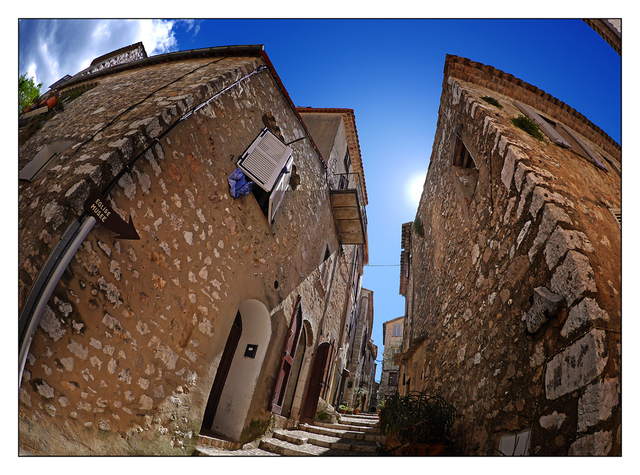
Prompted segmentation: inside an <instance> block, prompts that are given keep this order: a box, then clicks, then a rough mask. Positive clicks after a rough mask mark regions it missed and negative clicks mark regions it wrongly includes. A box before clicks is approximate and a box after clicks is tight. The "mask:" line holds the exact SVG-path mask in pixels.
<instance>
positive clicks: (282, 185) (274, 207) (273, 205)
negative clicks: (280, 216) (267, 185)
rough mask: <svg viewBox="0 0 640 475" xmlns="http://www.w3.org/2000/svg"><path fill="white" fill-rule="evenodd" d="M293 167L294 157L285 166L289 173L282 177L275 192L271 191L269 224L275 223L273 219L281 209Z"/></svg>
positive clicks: (276, 185) (275, 187) (274, 188)
mask: <svg viewBox="0 0 640 475" xmlns="http://www.w3.org/2000/svg"><path fill="white" fill-rule="evenodd" d="M292 165H293V157H291V158H289V160H288V161H287V163H286V164H285V167H286V169H287V171H286V172H285V173H283V174H282V175H281V176H280V179H279V180H278V182H277V183H276V184H275V186H274V187H273V191H271V196H269V224H271V223H273V219H274V218H275V215H276V212H277V211H278V208H279V207H280V203H282V199H283V198H284V194H285V192H286V191H287V189H288V188H289V178H291V167H292Z"/></svg>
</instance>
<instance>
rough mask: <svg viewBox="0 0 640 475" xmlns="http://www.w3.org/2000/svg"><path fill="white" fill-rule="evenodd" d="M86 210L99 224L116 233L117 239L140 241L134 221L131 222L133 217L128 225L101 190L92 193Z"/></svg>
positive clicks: (86, 202)
mask: <svg viewBox="0 0 640 475" xmlns="http://www.w3.org/2000/svg"><path fill="white" fill-rule="evenodd" d="M84 209H85V210H87V212H88V213H89V214H90V215H91V216H93V217H94V218H96V221H97V222H98V223H99V224H102V225H103V226H104V227H106V228H107V229H108V230H110V231H113V232H114V233H116V234H117V236H116V238H118V239H132V240H135V239H140V236H138V233H137V231H136V227H135V226H134V225H133V221H131V216H129V222H128V223H127V222H126V221H125V220H124V219H122V218H121V217H120V215H119V214H118V213H116V212H115V211H114V210H113V208H111V206H109V203H107V200H106V199H105V197H104V196H102V193H100V191H99V190H97V189H96V190H93V191H92V192H91V194H90V195H89V198H87V201H85V202H84Z"/></svg>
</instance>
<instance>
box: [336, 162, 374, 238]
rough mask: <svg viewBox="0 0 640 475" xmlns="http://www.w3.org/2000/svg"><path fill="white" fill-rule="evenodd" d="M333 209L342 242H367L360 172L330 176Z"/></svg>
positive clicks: (365, 212)
mask: <svg viewBox="0 0 640 475" xmlns="http://www.w3.org/2000/svg"><path fill="white" fill-rule="evenodd" d="M328 181H329V190H330V196H331V209H332V210H333V217H334V218H335V220H336V225H337V227H338V233H339V235H340V243H341V244H366V241H367V211H366V208H365V202H364V193H363V189H362V184H361V181H360V175H359V174H358V173H337V174H334V175H331V176H330V177H329V180H328Z"/></svg>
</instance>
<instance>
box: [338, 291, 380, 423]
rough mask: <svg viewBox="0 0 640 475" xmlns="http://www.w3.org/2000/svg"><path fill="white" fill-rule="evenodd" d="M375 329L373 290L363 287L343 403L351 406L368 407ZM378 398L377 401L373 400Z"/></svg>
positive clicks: (373, 364) (375, 354)
mask: <svg viewBox="0 0 640 475" xmlns="http://www.w3.org/2000/svg"><path fill="white" fill-rule="evenodd" d="M372 330H373V292H372V291H371V290H368V289H364V288H363V289H362V290H361V292H360V302H359V305H358V309H357V313H356V318H355V319H354V321H353V322H352V323H351V329H350V330H348V331H349V335H350V336H349V347H350V350H349V358H348V361H349V364H348V366H347V371H348V376H347V378H346V380H345V381H346V387H345V388H344V392H343V396H342V398H341V399H340V403H341V404H346V405H347V406H349V407H350V408H353V409H360V410H363V411H364V410H368V409H369V406H370V403H371V395H372V391H373V383H374V382H375V373H376V363H375V360H376V357H377V355H378V348H377V347H376V346H375V345H374V344H373V341H372V340H371V332H372ZM374 402H375V401H374Z"/></svg>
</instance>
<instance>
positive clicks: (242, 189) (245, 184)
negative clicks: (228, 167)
mask: <svg viewBox="0 0 640 475" xmlns="http://www.w3.org/2000/svg"><path fill="white" fill-rule="evenodd" d="M255 186H256V184H255V183H254V182H252V181H250V180H247V177H246V176H244V173H242V170H241V169H240V168H236V169H235V170H234V171H233V173H231V175H229V188H230V193H231V196H233V197H234V198H240V197H241V196H244V195H248V194H249V193H251V191H252V190H253V188H254V187H255Z"/></svg>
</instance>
